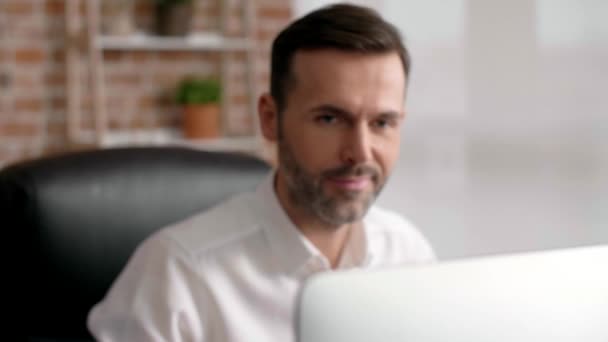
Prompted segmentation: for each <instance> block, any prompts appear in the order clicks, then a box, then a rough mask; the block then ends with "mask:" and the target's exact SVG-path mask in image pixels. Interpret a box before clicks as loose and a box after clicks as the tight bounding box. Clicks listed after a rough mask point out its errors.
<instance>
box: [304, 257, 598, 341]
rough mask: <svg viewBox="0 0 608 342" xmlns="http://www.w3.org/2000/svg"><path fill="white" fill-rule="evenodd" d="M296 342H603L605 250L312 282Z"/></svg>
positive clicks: (466, 262)
mask: <svg viewBox="0 0 608 342" xmlns="http://www.w3.org/2000/svg"><path fill="white" fill-rule="evenodd" d="M295 323H296V335H297V340H298V341H299V342H329V341H332V342H334V341H348V342H359V341H366V342H370V341H374V342H375V341H383V342H384V341H407V342H439V341H450V342H482V341H483V342H490V341H491V342H514V341H518V342H520V341H526V342H527V341H530V342H532V341H534V342H537V341H538V342H541V341H542V342H544V341H547V342H549V341H550V342H566V341H568V342H575V341H576V342H580V341H585V342H608V246H595V247H585V248H574V249H567V250H558V251H546V252H535V253H526V254H519V255H511V256H499V257H486V258H480V259H471V260H462V261H452V262H445V263H438V264H434V265H427V266H415V267H409V268H405V267H404V268H396V269H390V270H382V271H347V272H332V273H325V274H321V275H318V276H315V277H313V278H312V279H311V280H310V281H308V282H307V283H306V284H305V286H304V287H303V289H302V292H301V293H300V298H299V303H298V311H297V314H296V322H295Z"/></svg>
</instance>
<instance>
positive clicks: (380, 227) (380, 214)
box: [365, 205, 418, 234]
mask: <svg viewBox="0 0 608 342" xmlns="http://www.w3.org/2000/svg"><path fill="white" fill-rule="evenodd" d="M365 221H366V223H367V224H368V225H369V226H370V228H371V229H374V230H377V231H382V232H387V233H396V234H399V233H407V232H411V231H415V232H417V231H418V230H417V229H416V227H415V226H414V224H413V223H412V222H410V221H409V220H408V219H406V218H405V217H403V216H402V215H401V214H399V213H397V212H395V211H392V210H389V209H385V208H382V207H379V206H376V205H374V206H372V207H371V208H370V210H369V212H368V214H367V216H366V217H365Z"/></svg>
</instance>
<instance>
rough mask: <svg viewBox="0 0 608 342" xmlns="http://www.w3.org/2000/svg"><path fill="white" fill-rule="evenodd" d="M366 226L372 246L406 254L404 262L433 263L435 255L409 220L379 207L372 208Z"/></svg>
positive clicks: (366, 219)
mask: <svg viewBox="0 0 608 342" xmlns="http://www.w3.org/2000/svg"><path fill="white" fill-rule="evenodd" d="M365 225H366V230H367V232H368V235H369V237H370V239H371V243H372V245H374V246H376V248H379V249H381V250H395V251H399V252H400V253H405V255H404V256H403V258H404V260H408V261H431V260H434V259H435V255H434V252H433V249H432V247H431V245H430V244H429V242H428V240H427V239H426V238H425V236H424V235H423V234H422V232H421V231H420V230H419V229H418V228H417V227H416V226H415V225H414V224H413V223H412V222H410V221H409V220H408V219H407V218H405V217H404V216H402V215H400V214H399V213H397V212H394V211H392V210H388V209H384V208H381V207H378V206H373V207H372V208H370V210H369V212H368V215H367V216H366V218H365Z"/></svg>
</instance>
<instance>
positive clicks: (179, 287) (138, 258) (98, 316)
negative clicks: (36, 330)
mask: <svg viewBox="0 0 608 342" xmlns="http://www.w3.org/2000/svg"><path fill="white" fill-rule="evenodd" d="M209 298H210V295H209V291H208V289H207V288H206V285H205V282H204V279H203V278H202V277H201V276H200V271H199V270H198V269H197V267H196V264H195V263H194V262H193V260H192V258H191V257H190V255H188V253H187V252H186V251H185V250H184V249H182V248H181V247H180V246H179V245H178V244H177V243H176V242H174V241H172V240H171V239H169V238H167V237H164V236H163V235H161V234H156V235H154V236H152V237H151V238H149V239H148V240H146V241H145V242H144V243H143V244H142V245H141V246H140V247H139V248H138V249H137V250H136V252H135V253H134V255H133V256H132V257H131V259H130V260H129V263H128V264H127V266H126V267H125V269H124V270H123V271H122V273H121V274H120V276H119V277H118V278H117V280H116V281H115V282H114V284H113V285H112V287H111V288H110V290H109V292H108V294H107V295H106V297H105V298H104V299H103V300H102V301H101V302H100V303H99V304H97V305H96V306H95V307H94V308H93V309H92V310H91V312H90V313H89V317H88V321H87V324H88V328H89V330H90V331H91V333H92V334H93V336H94V337H95V338H96V340H98V341H101V342H119V341H158V342H160V341H172V342H182V341H183V342H185V341H207V340H208V338H206V335H207V334H208V332H207V331H206V329H207V324H206V321H207V317H206V316H207V315H209V312H208V310H207V308H208V306H209V302H210V300H209Z"/></svg>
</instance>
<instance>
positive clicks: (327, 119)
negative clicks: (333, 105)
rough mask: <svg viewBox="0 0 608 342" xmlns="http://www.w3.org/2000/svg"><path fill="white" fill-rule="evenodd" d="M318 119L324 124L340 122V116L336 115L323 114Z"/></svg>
mask: <svg viewBox="0 0 608 342" xmlns="http://www.w3.org/2000/svg"><path fill="white" fill-rule="evenodd" d="M316 121H317V122H319V123H322V124H333V123H336V122H338V118H337V117H336V116H335V115H331V114H323V115H319V116H317V117H316Z"/></svg>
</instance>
